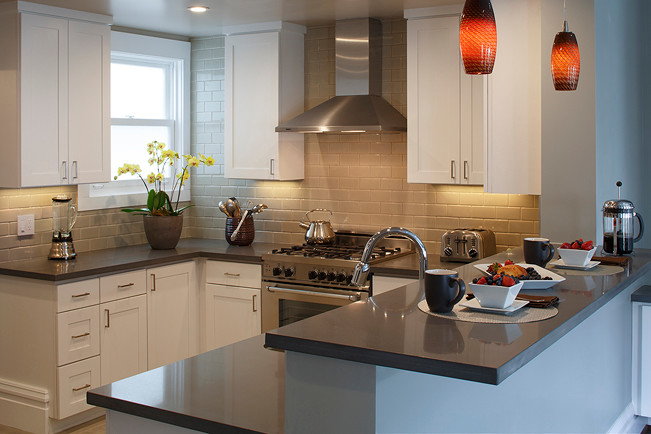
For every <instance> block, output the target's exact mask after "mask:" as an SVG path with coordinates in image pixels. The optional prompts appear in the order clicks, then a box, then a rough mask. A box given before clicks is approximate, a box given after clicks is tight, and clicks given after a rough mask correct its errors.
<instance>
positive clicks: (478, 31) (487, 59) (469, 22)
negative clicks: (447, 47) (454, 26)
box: [459, 0, 497, 74]
mask: <svg viewBox="0 0 651 434" xmlns="http://www.w3.org/2000/svg"><path fill="white" fill-rule="evenodd" d="M459 48H460V49H461V57H462V58H463V67H464V68H465V70H466V74H490V73H491V72H493V65H494V64H495V54H496V53H497V27H496V25H495V15H494V14H493V5H491V2H490V0H466V4H465V5H464V6H463V13H462V14H461V23H460V26H459Z"/></svg>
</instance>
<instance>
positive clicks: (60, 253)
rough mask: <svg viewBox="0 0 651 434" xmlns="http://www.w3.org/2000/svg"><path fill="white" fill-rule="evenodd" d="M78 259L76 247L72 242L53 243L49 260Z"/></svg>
mask: <svg viewBox="0 0 651 434" xmlns="http://www.w3.org/2000/svg"><path fill="white" fill-rule="evenodd" d="M76 257H77V253H76V252H75V246H74V245H73V244H72V240H69V241H53V242H52V247H51V248H50V254H49V255H48V258H49V259H62V260H67V259H74V258H76Z"/></svg>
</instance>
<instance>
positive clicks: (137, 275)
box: [99, 270, 147, 303]
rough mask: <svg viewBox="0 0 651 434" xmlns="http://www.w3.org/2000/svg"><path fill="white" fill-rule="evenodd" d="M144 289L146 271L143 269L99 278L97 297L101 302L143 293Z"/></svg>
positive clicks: (145, 285) (145, 287)
mask: <svg viewBox="0 0 651 434" xmlns="http://www.w3.org/2000/svg"><path fill="white" fill-rule="evenodd" d="M146 291H147V273H146V271H145V270H136V271H130V272H128V273H120V274H113V275H112V276H104V277H100V278H99V298H100V300H101V302H102V303H106V302H108V301H113V300H119V299H121V298H126V297H132V296H134V295H139V294H144V293H145V292H146Z"/></svg>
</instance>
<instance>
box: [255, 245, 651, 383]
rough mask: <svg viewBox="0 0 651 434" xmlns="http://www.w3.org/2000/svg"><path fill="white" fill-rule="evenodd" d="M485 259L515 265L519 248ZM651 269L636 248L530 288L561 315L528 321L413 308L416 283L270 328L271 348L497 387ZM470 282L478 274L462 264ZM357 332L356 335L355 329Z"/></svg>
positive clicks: (650, 256) (647, 253)
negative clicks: (588, 270) (617, 265)
mask: <svg viewBox="0 0 651 434" xmlns="http://www.w3.org/2000/svg"><path fill="white" fill-rule="evenodd" d="M509 255H510V256H507V253H501V254H498V255H496V256H493V257H491V258H490V259H487V260H486V262H488V263H490V262H492V261H493V260H497V261H500V262H503V261H504V260H505V259H507V258H510V259H513V260H514V261H516V262H518V261H520V260H521V258H522V249H521V248H518V249H514V250H513V251H512V252H511V253H510V254H509ZM648 271H651V250H642V249H636V254H635V256H634V257H633V258H632V260H631V261H630V263H629V265H628V266H627V268H626V269H625V271H624V272H621V273H618V274H614V275H609V276H594V275H589V274H586V275H582V276H573V275H568V276H566V279H567V280H565V281H564V282H561V283H559V284H557V285H555V286H554V287H552V288H551V289H546V290H531V291H525V293H527V292H528V293H531V294H538V295H540V294H544V295H557V296H558V297H559V298H560V300H561V301H560V303H559V305H558V310H559V313H558V315H556V316H555V317H553V318H550V319H547V320H545V321H539V322H533V323H526V324H509V325H502V324H480V323H469V322H462V321H454V320H449V319H441V318H437V317H433V316H431V315H427V314H425V313H423V312H421V311H420V310H419V309H418V307H417V306H416V305H417V303H418V301H419V299H418V298H417V295H418V285H417V284H411V285H407V286H406V287H403V288H400V289H396V290H394V291H391V292H388V293H385V294H381V295H378V296H377V297H374V301H373V300H369V301H366V302H357V303H354V304H351V305H348V306H344V307H342V308H340V309H335V310H333V311H330V312H327V313H324V314H322V315H319V316H316V317H312V318H308V319H306V320H303V321H300V322H297V323H294V324H290V325H287V326H285V327H282V328H280V329H276V330H272V331H270V332H268V333H267V335H266V341H265V342H266V345H267V346H270V347H272V348H279V349H283V350H291V351H297V352H302V353H308V354H315V355H320V356H327V357H334V358H339V359H344V360H351V361H356V362H363V363H369V364H375V365H380V366H388V367H392V368H398V369H405V370H411V371H417V372H424V373H428V374H436V375H442V376H447V377H453V378H460V379H465V380H471V381H477V382H483V383H488V384H499V383H500V382H501V381H503V380H504V379H505V378H507V377H508V376H509V375H511V374H512V373H513V372H515V371H516V370H518V369H519V368H520V367H522V366H523V365H525V364H526V363H527V362H529V361H530V360H532V359H533V358H534V357H536V356H537V355H538V354H540V353H541V352H542V351H543V350H544V349H546V348H548V347H549V346H550V345H552V344H553V343H554V342H556V341H557V340H558V339H560V338H561V337H562V336H563V335H565V334H566V333H568V332H569V331H570V330H572V329H573V328H574V327H576V326H577V325H578V324H580V323H581V322H582V321H583V320H585V319H586V318H587V317H588V316H590V315H591V314H592V313H594V312H595V311H596V310H597V309H599V308H600V307H602V306H603V305H604V304H606V303H607V302H608V301H609V300H611V299H612V298H613V297H614V296H615V295H617V294H618V293H619V292H620V291H622V290H623V289H624V288H626V287H627V286H629V285H630V284H631V283H632V282H633V280H635V279H636V278H637V277H639V276H641V275H642V274H644V273H646V272H648ZM459 272H460V275H461V277H462V278H463V279H464V280H465V281H466V282H469V281H471V280H472V278H473V277H478V276H481V275H482V274H481V272H480V271H479V270H477V269H476V268H475V267H474V266H472V265H465V266H462V267H460V268H459ZM351 331H355V332H351Z"/></svg>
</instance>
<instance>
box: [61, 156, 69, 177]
mask: <svg viewBox="0 0 651 434" xmlns="http://www.w3.org/2000/svg"><path fill="white" fill-rule="evenodd" d="M61 179H68V162H67V161H66V160H63V161H62V162H61Z"/></svg>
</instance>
